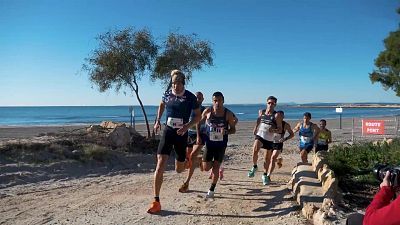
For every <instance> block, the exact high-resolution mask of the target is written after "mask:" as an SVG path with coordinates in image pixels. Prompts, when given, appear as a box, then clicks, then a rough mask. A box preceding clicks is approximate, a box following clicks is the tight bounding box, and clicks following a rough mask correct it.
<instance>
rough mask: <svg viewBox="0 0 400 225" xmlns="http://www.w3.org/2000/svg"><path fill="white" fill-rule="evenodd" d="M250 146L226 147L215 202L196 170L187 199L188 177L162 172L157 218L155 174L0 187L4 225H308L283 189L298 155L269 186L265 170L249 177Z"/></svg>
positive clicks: (288, 158) (287, 158) (204, 178)
mask: <svg viewBox="0 0 400 225" xmlns="http://www.w3.org/2000/svg"><path fill="white" fill-rule="evenodd" d="M247 147H248V146H247ZM247 147H244V146H241V147H239V146H235V145H233V146H231V147H230V149H229V150H228V154H227V161H226V162H225V179H224V180H222V181H221V182H219V184H218V185H217V188H216V195H215V198H214V199H209V200H205V198H204V196H205V194H206V191H207V189H208V188H209V185H210V180H209V179H207V177H208V174H207V173H205V172H203V173H201V172H199V170H196V171H195V175H194V177H193V180H192V182H191V185H190V189H191V191H190V192H188V193H185V194H182V193H179V192H178V191H177V189H178V187H179V186H180V184H181V183H182V181H183V180H184V177H185V175H186V174H176V173H175V172H174V171H172V170H170V171H168V172H167V173H166V174H165V177H164V184H163V187H162V191H161V202H162V207H163V211H162V213H161V214H160V215H149V214H147V213H146V210H147V207H148V206H149V203H150V201H151V200H152V191H151V187H152V173H151V172H148V173H131V174H118V175H103V176H96V177H86V178H80V179H71V180H65V181H46V182H40V183H32V184H27V185H17V186H13V187H9V188H5V189H2V190H0V224H306V220H305V219H304V218H302V216H301V215H300V214H299V207H298V206H297V205H296V204H295V203H294V202H293V201H292V199H291V197H290V193H289V192H288V191H287V189H286V183H287V181H288V180H289V179H290V176H289V175H290V171H291V169H292V167H293V164H294V162H296V161H297V160H298V157H299V156H298V155H285V156H284V157H285V161H284V166H283V167H282V168H281V169H279V170H277V171H276V173H275V175H274V176H273V177H272V179H273V182H272V183H271V185H269V186H263V185H262V184H261V179H260V176H261V173H258V174H257V175H256V177H255V178H252V179H250V178H248V177H247V175H246V174H247V169H248V165H249V163H248V162H249V160H250V157H249V155H248V154H245V153H246V152H245V151H248V148H247Z"/></svg>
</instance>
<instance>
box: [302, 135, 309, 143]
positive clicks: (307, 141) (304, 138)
mask: <svg viewBox="0 0 400 225" xmlns="http://www.w3.org/2000/svg"><path fill="white" fill-rule="evenodd" d="M300 140H301V142H303V143H310V142H311V140H312V139H311V137H305V136H301V137H300Z"/></svg>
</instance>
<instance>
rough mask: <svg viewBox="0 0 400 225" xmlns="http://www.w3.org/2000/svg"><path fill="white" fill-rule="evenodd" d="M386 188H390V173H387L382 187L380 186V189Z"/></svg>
mask: <svg viewBox="0 0 400 225" xmlns="http://www.w3.org/2000/svg"><path fill="white" fill-rule="evenodd" d="M385 186H388V187H390V172H389V171H386V174H385V178H383V181H382V183H381V185H379V187H381V188H382V187H385Z"/></svg>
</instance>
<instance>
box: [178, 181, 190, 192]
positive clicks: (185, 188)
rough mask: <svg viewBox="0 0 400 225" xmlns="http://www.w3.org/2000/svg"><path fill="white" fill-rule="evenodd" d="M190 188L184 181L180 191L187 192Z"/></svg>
mask: <svg viewBox="0 0 400 225" xmlns="http://www.w3.org/2000/svg"><path fill="white" fill-rule="evenodd" d="M188 190H189V184H187V183H183V184H182V186H181V187H180V188H179V192H180V193H186V192H187V191H188Z"/></svg>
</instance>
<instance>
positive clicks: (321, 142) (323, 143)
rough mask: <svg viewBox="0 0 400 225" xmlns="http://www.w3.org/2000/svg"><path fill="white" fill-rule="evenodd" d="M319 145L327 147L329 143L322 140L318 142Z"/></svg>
mask: <svg viewBox="0 0 400 225" xmlns="http://www.w3.org/2000/svg"><path fill="white" fill-rule="evenodd" d="M318 144H319V145H326V144H327V142H326V140H324V139H322V140H321V139H319V140H318Z"/></svg>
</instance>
